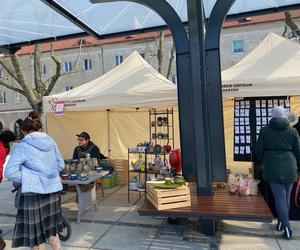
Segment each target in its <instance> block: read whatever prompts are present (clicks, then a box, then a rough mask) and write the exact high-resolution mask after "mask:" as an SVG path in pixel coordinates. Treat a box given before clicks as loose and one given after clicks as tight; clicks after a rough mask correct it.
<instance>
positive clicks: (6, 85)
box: [0, 80, 25, 96]
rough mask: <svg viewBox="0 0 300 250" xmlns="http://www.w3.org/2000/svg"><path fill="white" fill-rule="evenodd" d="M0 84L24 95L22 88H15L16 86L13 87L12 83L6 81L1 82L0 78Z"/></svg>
mask: <svg viewBox="0 0 300 250" xmlns="http://www.w3.org/2000/svg"><path fill="white" fill-rule="evenodd" d="M0 85H2V86H4V87H6V88H8V89H10V90H13V91H15V92H18V93H20V94H21V95H24V96H25V93H24V91H23V90H21V89H19V88H17V87H14V86H12V85H11V84H9V83H6V82H3V81H1V80H0Z"/></svg>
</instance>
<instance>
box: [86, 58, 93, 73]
mask: <svg viewBox="0 0 300 250" xmlns="http://www.w3.org/2000/svg"><path fill="white" fill-rule="evenodd" d="M92 68H93V62H92V59H85V60H84V70H85V71H91V70H92Z"/></svg>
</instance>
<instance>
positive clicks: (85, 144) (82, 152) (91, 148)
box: [73, 132, 107, 163]
mask: <svg viewBox="0 0 300 250" xmlns="http://www.w3.org/2000/svg"><path fill="white" fill-rule="evenodd" d="M76 136H77V137H78V146H77V147H76V148H75V149H74V152H73V159H80V158H86V154H90V157H91V158H97V159H98V162H99V163H100V160H102V159H106V158H107V157H105V156H104V155H103V154H101V153H100V149H99V148H98V147H97V145H96V144H94V143H93V142H92V141H91V137H90V135H89V134H88V133H87V132H81V133H80V134H77V135H76Z"/></svg>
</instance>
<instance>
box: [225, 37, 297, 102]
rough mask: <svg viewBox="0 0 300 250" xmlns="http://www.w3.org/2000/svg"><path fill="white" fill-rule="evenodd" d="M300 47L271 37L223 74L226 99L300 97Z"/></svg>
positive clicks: (294, 43)
mask: <svg viewBox="0 0 300 250" xmlns="http://www.w3.org/2000/svg"><path fill="white" fill-rule="evenodd" d="M299 69H300V45H299V44H298V43H296V42H294V41H290V40H288V39H286V38H284V37H281V36H278V35H276V34H273V33H270V34H269V35H268V36H267V37H266V38H265V39H264V41H263V42H262V43H261V44H260V45H259V46H258V47H257V48H256V49H254V50H253V51H252V52H250V53H249V55H247V56H246V57H245V58H243V59H242V60H241V61H240V62H239V63H237V64H236V65H234V66H233V67H231V68H229V69H227V70H224V71H223V72H222V90H223V97H225V98H233V97H255V96H290V95H300V70H299Z"/></svg>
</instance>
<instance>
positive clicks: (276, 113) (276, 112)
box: [271, 106, 288, 119]
mask: <svg viewBox="0 0 300 250" xmlns="http://www.w3.org/2000/svg"><path fill="white" fill-rule="evenodd" d="M271 116H272V118H286V119H287V118H288V117H287V112H286V111H285V109H284V108H283V107H281V106H275V107H274V108H273V109H272V111H271Z"/></svg>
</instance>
